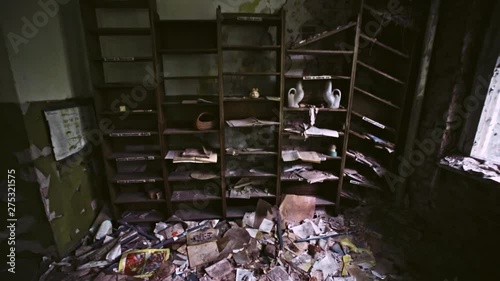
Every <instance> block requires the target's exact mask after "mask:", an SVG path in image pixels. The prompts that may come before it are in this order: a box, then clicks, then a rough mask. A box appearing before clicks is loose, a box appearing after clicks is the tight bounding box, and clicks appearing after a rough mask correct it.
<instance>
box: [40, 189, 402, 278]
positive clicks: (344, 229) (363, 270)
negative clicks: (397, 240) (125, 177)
mask: <svg viewBox="0 0 500 281" xmlns="http://www.w3.org/2000/svg"><path fill="white" fill-rule="evenodd" d="M314 207H315V206H314V202H311V198H310V197H307V196H297V195H287V196H286V198H285V199H284V201H283V204H282V205H281V207H280V208H279V209H278V208H277V207H276V206H272V205H270V204H269V203H267V202H265V201H263V200H261V201H260V202H259V203H258V204H257V206H256V211H255V212H252V213H246V214H245V216H244V217H243V220H238V221H222V220H207V221H202V222H193V221H182V220H181V219H179V218H177V217H171V218H170V219H168V220H167V221H164V222H159V223H157V224H156V225H155V227H154V229H153V228H150V229H148V228H147V227H145V226H133V225H129V224H127V223H124V222H120V223H119V224H118V225H113V226H110V221H109V220H104V221H102V222H101V225H100V226H99V227H98V228H97V229H98V231H97V232H95V231H94V233H96V234H90V235H93V237H90V236H87V237H86V238H84V239H83V241H82V245H81V246H80V247H79V248H78V249H77V250H76V251H75V252H74V253H73V255H71V256H68V257H65V258H64V259H62V261H60V262H58V263H55V262H54V263H52V264H51V266H50V269H49V271H48V272H47V273H46V274H44V276H43V278H44V279H43V280H89V281H90V280H98V281H107V280H150V281H151V280H153V281H177V280H201V281H211V280H213V281H215V280H238V281H260V280H269V281H295V280H306V281H312V280H314V281H323V280H324V281H355V280H358V281H359V280H393V279H392V277H391V276H396V275H394V274H391V273H393V272H379V271H378V269H377V268H376V262H375V257H374V256H373V254H372V252H371V251H370V250H369V247H368V246H367V245H366V243H365V242H363V241H362V240H361V239H358V238H359V237H357V236H358V235H357V231H356V230H353V229H350V227H349V226H348V225H346V224H345V221H346V220H345V219H344V217H343V216H341V215H339V216H337V217H331V216H328V215H327V214H326V213H325V212H322V211H315V210H314ZM40 280H42V279H40Z"/></svg>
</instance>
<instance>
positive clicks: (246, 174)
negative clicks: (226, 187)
mask: <svg viewBox="0 0 500 281" xmlns="http://www.w3.org/2000/svg"><path fill="white" fill-rule="evenodd" d="M225 177H226V178H275V177H276V174H272V173H263V174H255V173H250V172H249V171H245V172H243V173H240V174H230V173H229V172H227V171H226V173H225Z"/></svg>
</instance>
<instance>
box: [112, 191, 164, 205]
mask: <svg viewBox="0 0 500 281" xmlns="http://www.w3.org/2000/svg"><path fill="white" fill-rule="evenodd" d="M133 203H148V204H151V203H153V204H154V203H165V199H155V200H153V199H151V198H149V197H147V196H146V193H145V192H122V193H120V194H119V195H118V197H117V198H116V199H115V204H133Z"/></svg>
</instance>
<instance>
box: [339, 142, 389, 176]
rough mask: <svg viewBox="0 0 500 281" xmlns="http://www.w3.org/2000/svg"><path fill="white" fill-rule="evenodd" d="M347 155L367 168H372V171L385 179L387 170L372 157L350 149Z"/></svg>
mask: <svg viewBox="0 0 500 281" xmlns="http://www.w3.org/2000/svg"><path fill="white" fill-rule="evenodd" d="M347 155H348V156H350V157H352V158H354V160H356V162H358V163H361V164H363V165H365V166H368V167H370V168H372V170H373V171H374V172H375V173H376V174H377V175H378V176H379V177H383V176H384V175H385V173H386V169H385V168H384V167H382V165H380V164H379V163H378V161H377V160H376V159H374V158H372V157H369V156H365V155H364V154H363V153H361V152H359V151H356V150H351V149H349V150H348V152H347Z"/></svg>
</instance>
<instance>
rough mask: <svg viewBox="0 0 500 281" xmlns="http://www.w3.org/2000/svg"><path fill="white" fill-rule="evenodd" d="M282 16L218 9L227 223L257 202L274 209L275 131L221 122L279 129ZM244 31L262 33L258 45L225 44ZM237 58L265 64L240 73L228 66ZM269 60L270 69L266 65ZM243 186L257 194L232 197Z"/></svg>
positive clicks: (239, 67)
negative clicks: (247, 121)
mask: <svg viewBox="0 0 500 281" xmlns="http://www.w3.org/2000/svg"><path fill="white" fill-rule="evenodd" d="M284 13H285V12H284V11H283V10H282V11H280V12H279V13H278V14H274V15H271V14H257V13H252V14H244V13H223V12H222V11H221V9H220V7H219V8H218V9H217V31H218V55H219V58H218V62H219V100H220V101H221V106H220V128H221V143H222V147H223V149H224V152H225V153H224V154H221V165H222V167H223V168H222V170H223V171H224V173H223V174H222V178H223V186H222V190H223V194H224V196H225V200H224V203H225V204H224V206H223V208H224V210H225V217H227V218H238V217H243V215H244V213H245V212H247V211H252V210H254V209H255V206H256V205H257V200H259V199H262V200H265V201H267V202H269V203H270V204H273V205H274V204H276V203H277V199H278V196H279V193H280V180H279V174H280V165H279V157H280V155H281V153H280V150H279V147H280V141H279V136H280V128H281V126H280V125H265V126H257V127H252V128H233V127H230V126H228V124H226V121H228V120H234V119H244V118H250V117H252V118H258V119H264V120H272V121H275V122H278V124H280V120H281V108H282V106H283V101H282V100H280V99H279V97H280V95H281V94H280V93H281V92H282V91H283V85H284V82H283V61H284V60H283V52H282V47H283V45H284V27H285V22H284ZM248 29H259V30H262V31H263V33H264V34H266V37H265V38H264V39H263V40H258V41H257V40H255V39H254V38H243V41H244V43H243V44H242V43H238V44H234V43H233V42H231V38H232V35H234V34H237V33H238V32H240V34H244V32H245V31H246V30H248ZM256 41H257V42H256ZM231 55H232V56H231ZM237 55H240V57H246V56H248V55H252V56H254V57H253V58H255V60H260V61H262V60H264V62H265V63H264V64H263V65H260V64H257V63H254V64H251V65H250V66H249V67H248V68H251V69H245V68H244V67H243V66H242V65H240V64H238V63H235V62H234V60H233V59H234V58H236V57H238V56H237ZM231 58H233V59H231ZM273 60H274V63H269V62H270V61H273ZM253 88H259V89H260V96H259V97H258V98H251V97H249V93H250V92H251V91H252V89H253ZM269 98H271V99H269ZM272 98H274V99H272ZM223 128H224V129H223ZM243 136H250V138H244V137H243ZM252 136H253V138H252ZM238 137H240V138H239V140H240V141H238V140H237V138H238ZM250 140H252V141H250ZM244 181H252V182H253V184H252V185H253V186H255V187H256V188H258V189H259V190H260V191H261V192H258V193H254V194H252V195H251V196H249V198H242V197H239V196H237V195H235V194H236V192H235V190H236V186H238V185H240V184H242V183H243V184H244Z"/></svg>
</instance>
